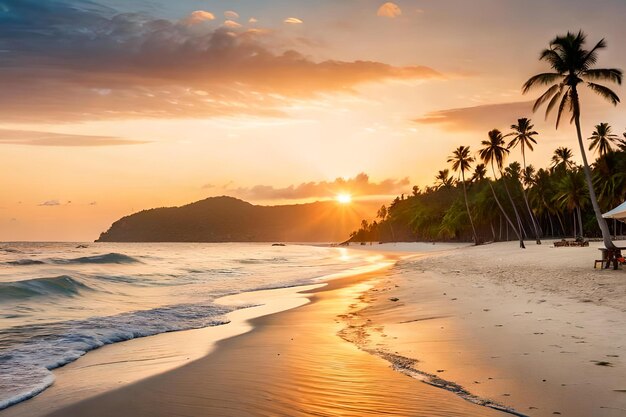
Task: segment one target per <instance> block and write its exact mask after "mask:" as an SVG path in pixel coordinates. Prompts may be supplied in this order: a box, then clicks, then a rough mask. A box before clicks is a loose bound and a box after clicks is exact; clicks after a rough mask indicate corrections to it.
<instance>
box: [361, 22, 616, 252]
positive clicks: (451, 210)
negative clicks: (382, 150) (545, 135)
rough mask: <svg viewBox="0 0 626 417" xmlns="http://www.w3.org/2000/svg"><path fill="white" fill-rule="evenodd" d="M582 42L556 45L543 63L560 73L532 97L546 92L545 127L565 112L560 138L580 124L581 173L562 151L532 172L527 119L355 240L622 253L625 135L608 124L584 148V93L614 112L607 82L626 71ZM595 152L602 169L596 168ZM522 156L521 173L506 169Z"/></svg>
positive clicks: (457, 161)
mask: <svg viewBox="0 0 626 417" xmlns="http://www.w3.org/2000/svg"><path fill="white" fill-rule="evenodd" d="M585 43H586V35H585V34H584V33H583V32H578V33H567V35H565V36H557V37H556V38H555V39H554V40H552V42H550V45H549V47H548V48H547V49H545V50H543V51H542V52H541V55H540V60H542V61H545V62H547V63H548V64H549V66H550V67H551V70H552V72H545V73H540V74H537V75H535V76H533V77H531V78H530V79H529V80H528V81H527V82H526V83H525V84H524V86H523V87H522V91H523V93H527V92H529V91H530V90H531V89H533V88H535V87H541V86H544V87H545V86H547V87H548V88H547V90H546V91H545V92H544V93H543V94H542V95H541V96H540V97H539V98H538V99H537V100H536V102H535V105H534V107H533V111H536V110H537V109H539V108H540V107H542V106H543V105H544V104H546V103H547V105H546V117H547V116H548V115H549V114H550V113H551V112H552V111H553V110H555V109H556V113H557V114H556V128H557V129H558V127H559V125H560V122H561V119H562V117H563V116H564V115H565V114H568V115H569V116H570V122H571V123H573V124H575V126H576V133H577V142H578V145H579V148H580V152H581V156H582V162H583V163H582V165H578V164H577V163H575V162H574V160H573V155H574V153H573V151H572V149H570V148H567V147H560V148H558V149H556V150H555V151H554V154H553V156H552V160H551V164H550V166H549V167H545V168H540V169H536V168H535V167H534V166H533V165H529V164H527V163H526V155H527V152H532V151H533V150H534V146H535V145H537V142H538V140H539V139H540V135H539V133H538V132H537V131H535V130H534V126H533V124H532V121H531V120H530V119H528V118H520V119H518V120H517V122H516V123H513V124H512V125H511V126H510V130H509V131H508V132H506V133H503V132H501V131H500V130H498V129H493V130H491V131H489V132H488V133H487V135H486V137H485V138H484V140H482V142H481V148H480V149H479V150H478V151H477V153H476V154H474V153H473V152H472V150H471V149H470V147H469V146H459V147H458V148H456V149H454V150H453V152H452V153H451V155H450V157H449V158H448V160H447V162H448V163H449V164H450V168H451V169H452V171H450V168H445V169H442V170H440V171H439V172H438V173H437V175H436V176H435V183H434V184H433V185H432V186H427V187H425V188H424V189H423V190H422V189H420V188H419V187H417V186H415V187H413V191H412V194H411V195H409V196H405V195H402V196H399V197H396V198H395V199H394V200H393V201H392V202H391V203H390V204H389V206H386V205H383V206H382V207H381V208H380V209H379V210H378V213H377V217H376V220H374V221H372V222H368V221H366V220H363V221H362V222H361V227H360V228H359V229H358V230H357V231H355V232H353V233H352V234H351V236H350V240H351V241H354V242H364V241H402V240H467V241H470V240H472V241H474V242H475V243H477V244H479V243H483V242H486V241H490V240H491V241H498V240H510V239H511V238H515V239H516V240H518V241H519V243H520V247H522V248H524V245H525V243H524V240H526V239H533V240H535V241H536V243H537V244H540V243H541V239H542V238H544V237H565V236H572V237H577V238H580V237H583V236H586V237H596V236H601V237H602V238H603V241H604V244H605V246H606V247H607V248H611V247H614V244H613V242H612V238H611V235H617V234H623V229H622V226H623V224H622V223H617V222H612V223H611V224H610V225H609V224H607V222H606V221H605V219H603V218H602V212H605V211H608V210H610V209H611V208H613V207H615V206H616V205H618V204H620V203H621V202H623V201H624V200H625V199H626V132H625V133H624V134H623V138H620V137H619V136H618V135H616V134H614V133H613V130H612V127H611V126H610V125H609V124H608V123H599V124H598V125H596V126H595V129H594V131H593V132H592V133H591V135H590V136H589V137H588V139H587V141H585V140H584V139H583V135H582V128H581V124H580V117H581V106H580V98H579V89H581V88H583V87H587V88H588V89H589V90H591V91H593V92H595V93H596V94H598V95H599V96H601V97H603V98H605V99H606V100H608V101H609V102H611V103H612V104H613V105H617V104H618V103H619V101H620V99H619V97H618V96H617V94H616V93H615V92H613V91H612V90H611V89H609V88H608V87H606V86H605V85H602V84H598V81H604V82H611V83H616V84H621V82H622V71H621V70H619V69H616V68H609V69H600V68H595V63H596V62H597V58H598V57H597V54H598V51H600V50H602V49H604V48H605V47H606V42H605V41H604V40H601V41H600V42H598V43H597V44H596V45H595V46H594V47H593V48H591V49H586V48H585ZM586 148H587V149H588V150H589V151H591V152H592V153H593V154H594V155H597V159H596V160H595V161H594V162H593V163H592V164H589V162H588V160H587V155H586ZM513 151H516V152H517V154H518V155H519V156H520V160H521V163H520V162H518V161H513V162H510V163H508V164H507V159H508V158H509V157H510V156H511V154H512V152H513Z"/></svg>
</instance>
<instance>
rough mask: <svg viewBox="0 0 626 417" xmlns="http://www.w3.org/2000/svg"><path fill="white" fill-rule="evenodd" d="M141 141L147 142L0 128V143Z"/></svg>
mask: <svg viewBox="0 0 626 417" xmlns="http://www.w3.org/2000/svg"><path fill="white" fill-rule="evenodd" d="M141 143H147V142H144V141H138V140H131V139H122V138H117V137H112V136H92V135H72V134H66V133H52V132H34V131H28V130H9V129H0V145H3V144H4V145H30V146H113V145H136V144H141Z"/></svg>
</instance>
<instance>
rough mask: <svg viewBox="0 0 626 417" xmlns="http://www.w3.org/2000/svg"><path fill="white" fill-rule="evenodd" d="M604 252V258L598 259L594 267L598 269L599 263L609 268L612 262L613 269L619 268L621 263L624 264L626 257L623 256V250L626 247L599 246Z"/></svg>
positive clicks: (604, 267)
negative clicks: (608, 247) (609, 247)
mask: <svg viewBox="0 0 626 417" xmlns="http://www.w3.org/2000/svg"><path fill="white" fill-rule="evenodd" d="M598 249H599V250H600V251H601V252H602V259H596V261H595V263H594V264H593V268H594V269H596V268H597V267H598V264H600V265H601V267H602V268H603V269H609V268H610V267H611V264H612V265H613V269H615V270H617V269H619V266H620V265H624V264H625V262H624V257H623V256H622V250H624V249H626V248H615V249H607V248H598Z"/></svg>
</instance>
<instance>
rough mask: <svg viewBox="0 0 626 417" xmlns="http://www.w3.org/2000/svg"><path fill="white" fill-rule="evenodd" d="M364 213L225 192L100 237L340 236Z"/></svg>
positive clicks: (147, 215) (139, 216)
mask: <svg viewBox="0 0 626 417" xmlns="http://www.w3.org/2000/svg"><path fill="white" fill-rule="evenodd" d="M360 219H361V214H360V213H355V212H354V208H353V207H345V206H341V205H339V204H337V202H335V201H321V202H315V203H307V204H295V205H282V206H259V205H253V204H250V203H248V202H245V201H242V200H239V199H237V198H233V197H227V196H222V197H211V198H207V199H205V200H201V201H197V202H195V203H191V204H188V205H185V206H182V207H165V208H155V209H150V210H143V211H141V212H138V213H135V214H132V215H129V216H126V217H123V218H121V219H119V220H118V221H116V222H115V223H113V225H112V226H111V227H110V228H109V230H107V231H106V232H104V233H102V234H101V235H100V238H98V240H96V242H341V241H344V240H346V239H347V238H348V237H349V235H350V232H351V231H353V230H354V229H355V228H356V227H358V225H359V222H360Z"/></svg>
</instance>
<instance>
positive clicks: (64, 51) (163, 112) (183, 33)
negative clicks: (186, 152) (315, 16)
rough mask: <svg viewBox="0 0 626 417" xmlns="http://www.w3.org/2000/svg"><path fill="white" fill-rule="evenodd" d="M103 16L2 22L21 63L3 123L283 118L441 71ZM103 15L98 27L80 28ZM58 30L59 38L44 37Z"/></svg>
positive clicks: (11, 73)
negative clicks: (19, 25)
mask: <svg viewBox="0 0 626 417" xmlns="http://www.w3.org/2000/svg"><path fill="white" fill-rule="evenodd" d="M77 13H78V16H79V17H77V15H76V14H77ZM94 13H95V12H93V11H88V10H79V11H76V10H72V15H70V16H68V17H67V19H66V20H67V27H66V26H64V25H61V26H58V25H55V23H54V22H53V21H49V20H46V19H43V20H42V21H37V20H34V21H31V22H29V23H28V24H29V25H30V26H31V27H32V30H30V31H19V30H15V29H12V27H10V25H8V26H3V27H0V50H6V51H11V56H10V58H11V65H6V66H2V67H0V91H2V92H3V94H1V95H0V107H1V108H2V109H3V111H2V112H0V121H2V120H4V121H13V122H32V121H37V122H64V121H74V120H100V119H119V118H135V119H137V118H146V117H169V118H177V117H213V116H225V115H234V114H238V115H256V116H280V115H282V109H284V108H286V107H289V105H290V103H291V102H290V100H291V99H294V98H297V99H303V98H314V97H316V95H318V94H319V93H354V92H355V88H356V87H357V86H359V85H360V84H364V83H372V82H384V81H387V80H415V79H434V78H441V74H439V73H438V72H436V71H435V70H433V69H431V68H429V67H425V66H407V67H398V66H393V65H389V64H385V63H382V62H374V61H341V60H327V61H321V62H319V61H313V60H312V59H311V58H309V57H306V56H304V55H302V54H301V53H299V52H298V51H296V50H287V51H281V49H282V46H279V45H274V44H273V43H274V37H272V36H270V35H269V34H268V33H267V31H259V30H256V31H242V32H239V31H238V32H234V31H232V30H231V29H229V28H225V27H221V28H211V27H208V26H206V25H194V26H193V27H192V26H190V25H188V24H180V23H179V22H173V21H168V20H164V19H151V18H149V17H146V16H143V15H137V14H120V15H116V16H114V17H112V18H105V17H103V16H101V15H97V16H93V14H94ZM83 15H85V16H83ZM81 16H82V17H81ZM96 18H97V19H98V21H100V22H101V23H100V24H99V25H97V26H94V27H92V28H91V29H90V32H89V33H86V32H85V31H83V30H78V29H75V28H74V26H72V25H76V26H77V27H81V28H82V27H86V26H85V25H87V23H86V22H89V21H92V20H94V19H96ZM50 25H55V26H54V28H51V27H50ZM48 31H50V32H54V33H55V36H50V37H46V38H45V39H42V38H41V36H39V35H38V33H47V32H48ZM113 34H114V35H113Z"/></svg>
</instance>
